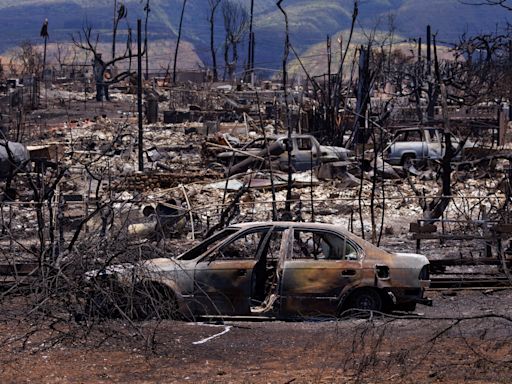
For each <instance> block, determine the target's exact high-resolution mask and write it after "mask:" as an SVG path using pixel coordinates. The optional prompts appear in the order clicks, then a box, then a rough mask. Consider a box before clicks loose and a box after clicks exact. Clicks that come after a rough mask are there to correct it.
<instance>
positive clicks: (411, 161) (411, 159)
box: [401, 155, 414, 169]
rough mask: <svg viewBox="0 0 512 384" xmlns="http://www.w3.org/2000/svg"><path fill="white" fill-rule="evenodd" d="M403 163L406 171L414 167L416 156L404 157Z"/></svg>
mask: <svg viewBox="0 0 512 384" xmlns="http://www.w3.org/2000/svg"><path fill="white" fill-rule="evenodd" d="M401 163H402V166H403V167H404V169H409V168H411V167H412V166H413V165H414V156H413V155H404V157H402V161H401Z"/></svg>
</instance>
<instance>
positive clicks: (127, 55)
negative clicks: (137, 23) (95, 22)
mask: <svg viewBox="0 0 512 384" xmlns="http://www.w3.org/2000/svg"><path fill="white" fill-rule="evenodd" d="M72 38H73V43H74V44H75V46H77V47H78V48H80V49H82V50H85V51H87V52H90V53H92V55H93V69H94V78H95V80H96V100H97V101H102V100H103V98H104V97H105V99H106V100H109V96H108V87H109V85H111V84H115V83H118V82H120V81H122V80H124V79H126V78H127V77H129V76H130V75H131V74H132V71H131V59H133V58H134V57H137V54H136V53H133V51H132V41H131V40H132V38H131V30H129V33H128V38H127V41H126V49H125V51H124V53H123V54H122V55H120V56H117V57H113V58H111V59H110V60H103V56H102V54H101V53H100V52H98V47H97V46H98V42H99V34H97V35H96V38H95V39H94V40H93V37H92V27H90V26H86V27H83V28H82V31H81V32H79V33H78V35H77V36H75V35H73V36H72ZM144 54H145V50H144V53H143V55H144ZM124 60H129V66H128V69H127V70H126V71H122V72H120V73H118V74H117V75H115V76H113V74H112V71H111V70H110V67H111V66H113V65H115V64H116V63H118V62H121V61H124Z"/></svg>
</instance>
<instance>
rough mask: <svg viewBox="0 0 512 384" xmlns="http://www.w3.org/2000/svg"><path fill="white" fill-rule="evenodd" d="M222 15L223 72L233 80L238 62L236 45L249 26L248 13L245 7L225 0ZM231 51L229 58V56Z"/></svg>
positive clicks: (231, 0) (230, 0)
mask: <svg viewBox="0 0 512 384" xmlns="http://www.w3.org/2000/svg"><path fill="white" fill-rule="evenodd" d="M222 15H223V17H224V29H225V31H226V36H225V39H224V62H225V64H226V69H225V74H227V77H228V78H229V79H230V80H234V76H235V72H236V68H237V64H238V59H239V57H238V45H239V44H240V43H241V42H242V40H243V38H244V37H245V35H246V33H247V31H248V28H249V13H248V12H247V9H245V7H244V6H243V5H242V4H240V3H238V2H234V1H233V0H226V1H225V2H224V3H223V4H222ZM230 52H231V58H230V55H229V54H230Z"/></svg>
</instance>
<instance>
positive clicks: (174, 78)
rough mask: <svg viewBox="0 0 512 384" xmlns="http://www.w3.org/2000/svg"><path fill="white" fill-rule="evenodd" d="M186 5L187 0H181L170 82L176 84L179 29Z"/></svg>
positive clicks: (180, 28)
mask: <svg viewBox="0 0 512 384" xmlns="http://www.w3.org/2000/svg"><path fill="white" fill-rule="evenodd" d="M186 6H187V0H183V6H182V7H181V16H180V26H179V29H178V39H177V41H176V49H175V50H174V64H173V71H172V82H173V84H176V65H177V64H178V50H179V49H180V41H181V31H182V27H183V16H184V15H185V7H186Z"/></svg>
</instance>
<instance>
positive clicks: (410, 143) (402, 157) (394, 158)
mask: <svg viewBox="0 0 512 384" xmlns="http://www.w3.org/2000/svg"><path fill="white" fill-rule="evenodd" d="M451 145H452V147H453V149H454V152H455V159H454V160H460V159H461V157H462V156H463V155H464V152H465V151H466V150H467V149H468V148H473V147H474V146H475V144H474V143H472V142H470V141H468V140H466V141H462V140H460V139H459V138H458V137H456V136H455V135H453V134H452V136H451ZM445 153H446V143H445V140H444V131H443V130H442V129H439V128H429V127H414V128H402V129H399V130H397V131H396V132H395V136H394V138H393V140H392V142H391V143H390V144H389V145H388V146H387V147H386V149H385V150H384V160H385V161H386V162H388V163H389V164H392V165H403V166H405V167H407V166H409V165H411V164H412V163H417V162H420V161H424V160H440V159H442V158H443V156H444V155H445Z"/></svg>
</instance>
